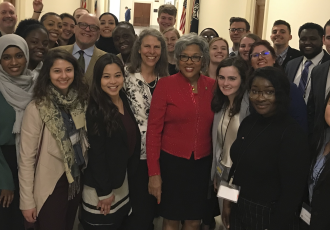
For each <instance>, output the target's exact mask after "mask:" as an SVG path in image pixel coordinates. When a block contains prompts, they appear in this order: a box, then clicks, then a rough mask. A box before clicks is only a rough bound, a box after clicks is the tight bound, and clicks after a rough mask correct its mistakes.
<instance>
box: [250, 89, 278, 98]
mask: <svg viewBox="0 0 330 230" xmlns="http://www.w3.org/2000/svg"><path fill="white" fill-rule="evenodd" d="M260 94H261V95H262V96H263V97H264V98H265V99H272V98H273V97H274V96H275V91H274V90H265V91H258V90H254V89H251V90H250V91H249V96H250V98H252V99H257V98H258V97H259V95H260Z"/></svg>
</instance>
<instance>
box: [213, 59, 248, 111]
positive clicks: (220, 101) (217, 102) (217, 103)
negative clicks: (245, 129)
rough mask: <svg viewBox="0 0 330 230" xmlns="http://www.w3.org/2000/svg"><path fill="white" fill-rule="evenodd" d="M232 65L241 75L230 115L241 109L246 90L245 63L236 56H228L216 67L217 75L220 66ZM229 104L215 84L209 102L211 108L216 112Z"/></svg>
mask: <svg viewBox="0 0 330 230" xmlns="http://www.w3.org/2000/svg"><path fill="white" fill-rule="evenodd" d="M229 66H232V67H234V68H235V69H236V70H237V72H238V74H239V75H240V77H241V84H240V86H239V88H238V90H237V94H236V97H235V99H234V103H233V108H232V111H231V116H234V115H235V114H237V113H239V111H240V109H241V102H242V99H243V96H244V93H245V91H246V65H245V62H244V61H243V60H241V59H237V58H236V57H228V58H226V59H224V60H222V61H221V62H220V64H219V65H218V68H217V72H216V73H217V74H216V75H217V76H218V75H219V72H220V70H221V68H225V67H229ZM228 106H229V99H228V97H227V96H226V95H224V94H223V93H222V91H221V90H220V88H219V86H217V84H216V89H215V90H214V93H213V98H212V102H211V109H212V111H213V112H215V113H218V112H220V110H221V109H223V108H227V107H228Z"/></svg>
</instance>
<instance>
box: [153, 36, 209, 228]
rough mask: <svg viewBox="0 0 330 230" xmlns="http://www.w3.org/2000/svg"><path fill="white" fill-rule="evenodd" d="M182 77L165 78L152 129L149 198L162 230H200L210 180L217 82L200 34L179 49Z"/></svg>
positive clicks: (182, 40) (155, 104) (181, 43)
mask: <svg viewBox="0 0 330 230" xmlns="http://www.w3.org/2000/svg"><path fill="white" fill-rule="evenodd" d="M175 58H176V60H177V63H176V66H177V68H178V69H179V70H180V72H179V73H177V74H174V75H172V76H169V77H166V78H163V79H160V80H159V82H158V86H157V88H156V89H155V92H154V95H153V98H152V101H151V106H150V114H149V120H148V129H147V162H148V170H149V193H150V194H152V195H154V196H155V197H156V198H157V201H158V204H159V210H160V211H159V212H160V215H161V216H162V217H163V218H164V222H163V226H164V227H163V229H165V230H166V229H179V223H180V220H185V222H184V225H186V226H185V227H184V229H188V228H189V229H196V230H197V229H199V225H200V220H201V219H202V218H203V214H204V212H205V204H206V199H207V190H208V182H209V178H210V168H211V160H212V159H211V158H212V157H211V155H212V138H211V129H212V122H213V116H214V114H213V112H212V110H211V100H212V96H213V90H212V89H213V85H214V80H213V79H211V78H208V77H206V76H204V75H202V74H200V72H203V71H205V68H207V66H208V63H209V60H210V56H209V49H208V44H207V43H206V41H205V40H204V39H203V38H202V37H200V36H197V35H194V34H188V35H184V36H182V37H181V38H180V39H179V40H178V41H177V43H176V45H175Z"/></svg>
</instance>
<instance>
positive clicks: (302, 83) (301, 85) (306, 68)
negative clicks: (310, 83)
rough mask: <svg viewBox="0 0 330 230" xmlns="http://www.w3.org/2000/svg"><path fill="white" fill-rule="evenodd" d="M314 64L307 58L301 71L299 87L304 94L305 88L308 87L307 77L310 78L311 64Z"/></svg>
mask: <svg viewBox="0 0 330 230" xmlns="http://www.w3.org/2000/svg"><path fill="white" fill-rule="evenodd" d="M311 64H313V62H312V61H311V60H307V61H306V62H305V64H304V69H303V71H302V73H301V78H300V82H299V89H300V90H301V91H302V93H303V94H305V90H306V87H307V85H306V84H307V79H308V73H309V66H310V65H311Z"/></svg>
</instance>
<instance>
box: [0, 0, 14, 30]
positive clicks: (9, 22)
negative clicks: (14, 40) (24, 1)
mask: <svg viewBox="0 0 330 230" xmlns="http://www.w3.org/2000/svg"><path fill="white" fill-rule="evenodd" d="M16 22H17V15H16V12H15V7H14V6H13V5H12V4H11V3H9V2H3V3H1V4H0V30H1V31H3V32H5V33H12V32H13V31H14V29H15V25H16Z"/></svg>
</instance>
